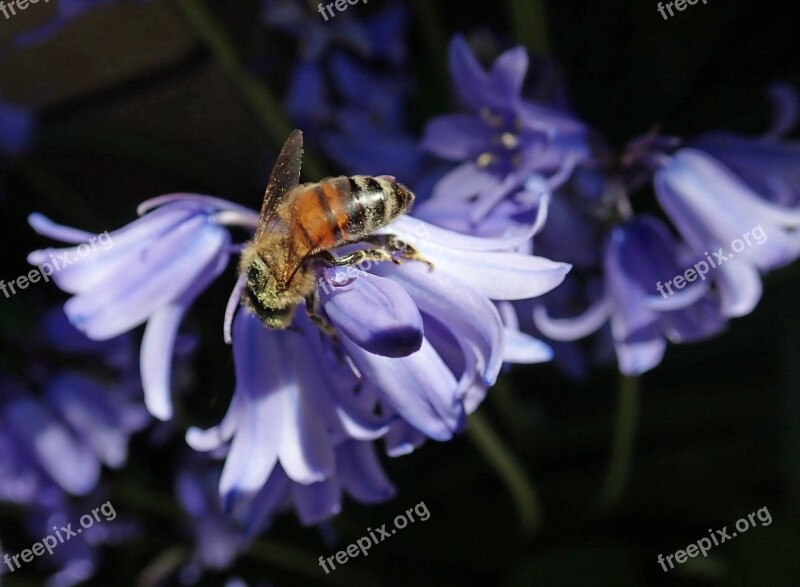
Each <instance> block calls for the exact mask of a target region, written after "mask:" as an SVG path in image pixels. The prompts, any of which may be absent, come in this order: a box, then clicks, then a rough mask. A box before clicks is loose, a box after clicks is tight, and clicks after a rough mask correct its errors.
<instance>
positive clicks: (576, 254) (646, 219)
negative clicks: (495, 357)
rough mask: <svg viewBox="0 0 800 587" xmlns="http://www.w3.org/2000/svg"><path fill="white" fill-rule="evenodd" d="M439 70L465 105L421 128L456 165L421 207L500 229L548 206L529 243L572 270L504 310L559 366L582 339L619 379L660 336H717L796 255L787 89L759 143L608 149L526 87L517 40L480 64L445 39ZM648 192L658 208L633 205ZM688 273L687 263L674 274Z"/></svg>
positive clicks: (645, 365)
mask: <svg viewBox="0 0 800 587" xmlns="http://www.w3.org/2000/svg"><path fill="white" fill-rule="evenodd" d="M450 69H451V74H452V79H453V84H454V86H455V91H456V94H457V96H458V97H459V99H460V101H461V103H462V105H463V107H464V113H459V114H452V115H446V116H442V117H439V118H436V119H434V120H432V121H430V122H429V123H428V125H427V128H426V130H425V135H424V138H423V140H422V148H423V149H425V150H427V151H428V152H430V153H431V154H434V155H436V156H438V157H441V158H443V159H447V160H450V161H455V162H457V163H458V166H457V167H456V168H455V169H454V170H453V171H451V172H450V173H449V174H447V175H446V176H445V177H443V178H442V179H441V180H440V181H439V182H438V183H437V184H436V186H435V188H434V191H433V194H432V197H431V199H429V200H428V201H426V202H425V203H424V204H423V206H421V207H420V208H419V216H420V217H421V218H424V219H426V220H429V221H430V222H434V223H436V224H439V225H441V226H445V227H448V228H451V229H453V230H458V231H460V232H464V233H467V234H477V235H503V234H506V233H507V232H508V231H517V230H518V229H519V226H520V225H527V224H530V223H532V222H535V220H534V219H535V216H536V214H537V213H538V214H540V215H541V214H542V212H541V209H542V208H544V209H545V210H546V211H545V212H544V214H545V215H546V217H547V219H546V221H545V222H544V227H543V228H542V230H541V231H539V232H538V233H537V234H536V236H535V237H534V239H533V242H532V245H533V247H534V248H535V250H536V252H537V253H539V254H543V255H544V256H546V257H549V258H553V259H557V260H561V261H565V262H568V263H570V264H571V265H572V266H573V271H572V272H571V273H570V275H569V277H568V280H567V282H566V283H565V284H564V285H563V286H562V287H559V288H557V289H556V290H554V291H553V292H551V293H550V294H548V295H547V296H545V297H544V298H542V299H541V300H537V302H536V303H535V304H531V303H521V304H516V309H517V310H518V312H519V321H520V324H521V325H522V327H523V329H525V330H527V331H529V332H531V333H534V334H539V335H543V336H544V337H546V338H547V339H549V341H550V342H552V344H553V348H554V349H555V351H556V360H557V361H559V363H560V364H561V365H562V366H564V367H565V368H566V369H567V370H568V371H569V372H571V373H573V374H575V375H580V374H583V373H585V372H586V360H585V359H584V356H583V353H582V352H580V350H579V347H576V346H574V345H572V344H571V343H572V342H573V341H577V340H579V339H583V338H585V337H587V336H589V335H592V334H594V333H599V334H600V336H598V337H597V338H596V341H595V343H594V349H595V351H596V353H597V356H601V357H602V356H603V355H604V354H605V356H608V355H609V354H610V353H608V350H609V343H610V344H611V345H613V351H614V352H615V354H616V358H617V364H618V366H619V369H620V371H621V372H622V373H625V374H627V375H639V374H641V373H643V372H645V371H648V370H650V369H652V368H654V367H656V366H657V365H658V364H659V363H660V362H661V360H662V358H663V356H664V352H665V349H666V346H667V341H670V342H674V343H683V342H691V341H696V340H698V339H702V338H705V337H708V336H711V335H714V334H716V333H718V332H720V330H721V329H723V328H724V327H725V324H726V321H727V320H728V319H729V318H732V317H736V316H742V315H745V314H747V313H749V312H751V311H752V310H753V308H754V307H755V306H756V304H757V303H758V300H759V298H760V296H761V287H762V286H761V275H762V274H763V273H765V272H767V271H769V270H772V269H775V268H778V267H781V266H784V265H786V264H788V263H790V262H791V261H793V260H794V259H796V258H797V256H798V255H800V232H798V230H797V229H798V227H800V199H798V198H800V174H798V169H800V144H797V143H792V142H790V141H786V140H784V139H783V137H784V136H785V135H786V133H787V132H788V131H789V130H790V129H791V128H792V127H793V126H794V123H795V121H796V118H797V112H798V109H797V100H796V97H795V94H794V92H793V91H792V90H791V89H790V88H788V87H785V86H775V87H774V88H773V89H772V92H771V96H772V98H773V101H774V105H775V110H776V116H775V123H774V125H773V128H772V129H771V130H770V131H769V132H767V133H766V134H764V135H763V136H760V137H746V136H742V135H737V134H733V133H726V132H712V133H706V134H702V135H700V136H698V137H696V138H693V139H690V140H684V139H680V138H677V137H671V136H664V135H660V134H658V133H655V132H653V133H648V134H646V135H643V136H641V137H637V138H634V139H633V140H631V141H630V143H629V144H628V146H627V147H626V148H625V149H624V150H623V151H622V152H621V153H615V152H613V151H612V150H611V149H609V148H608V147H606V146H605V144H604V142H603V141H602V138H601V137H599V136H598V134H597V133H596V132H593V131H592V130H591V129H589V128H588V127H587V125H586V124H585V123H583V122H582V121H581V120H580V118H579V117H578V116H577V115H576V114H575V113H574V112H572V111H571V110H570V108H569V106H568V104H567V102H566V101H565V100H564V99H563V96H564V92H563V91H560V92H555V93H554V94H553V95H552V97H551V98H550V99H547V100H532V99H528V98H526V97H525V96H524V95H523V93H524V92H523V85H524V82H525V78H526V75H528V69H529V61H528V55H527V53H526V51H525V50H524V49H522V48H516V49H512V50H510V51H508V52H506V53H503V54H502V55H500V56H499V57H498V58H497V59H496V61H495V62H494V64H493V65H492V67H491V68H490V69H489V70H488V71H487V70H485V69H484V68H483V67H482V66H481V64H480V63H478V61H477V59H476V58H475V56H474V55H473V53H472V52H471V50H470V48H469V46H468V45H467V43H466V42H465V41H464V40H463V39H461V38H456V39H454V41H453V42H452V44H451V47H450ZM533 73H534V75H533V76H532V77H536V75H535V74H537V73H539V72H533ZM648 190H649V191H651V192H653V191H654V193H655V196H656V199H657V202H658V204H659V205H660V208H661V210H662V211H663V215H661V216H655V215H651V214H647V213H640V212H638V211H637V209H639V208H644V207H646V205H647V204H640V201H641V200H642V198H646V197H647V196H648ZM751 234H752V235H757V240H756V241H755V242H751V239H750V235H751ZM743 236H744V237H745V238H746V239H748V240H747V245H748V246H744V245H743V242H744V241H742V237H743ZM737 239H738V241H737ZM732 244H733V248H734V251H735V253H733V252H731V245H732ZM715 261H716V262H715ZM720 261H722V262H720ZM693 267H694V268H698V267H699V268H700V270H699V271H695V270H691V271H687V270H690V269H691V268H693ZM684 275H685V276H686V278H683V277H680V278H678V279H676V277H678V276H684ZM665 284H666V285H668V291H669V294H667V293H666V292H667V289H665ZM582 348H585V346H584V347H582Z"/></svg>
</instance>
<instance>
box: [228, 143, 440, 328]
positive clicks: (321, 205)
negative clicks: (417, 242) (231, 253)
mask: <svg viewBox="0 0 800 587" xmlns="http://www.w3.org/2000/svg"><path fill="white" fill-rule="evenodd" d="M302 155H303V134H302V132H300V131H299V130H295V131H293V132H292V134H290V135H289V138H288V139H287V140H286V142H285V143H284V145H283V148H282V149H281V152H280V155H279V156H278V159H277V161H276V162H275V166H274V168H273V170H272V175H271V176H270V179H269V183H268V184H267V189H266V193H265V194H264V203H263V205H262V207H261V214H260V216H259V219H258V225H257V227H256V231H255V236H254V237H253V240H252V241H250V242H249V243H247V244H246V245H245V247H244V249H243V250H242V254H241V259H240V263H239V270H240V271H241V273H242V274H243V275H244V278H245V281H246V287H245V288H244V295H243V299H244V303H245V305H246V306H247V307H248V308H249V309H250V311H252V312H253V313H254V314H255V315H256V316H257V317H258V318H259V319H260V320H261V321H262V322H263V323H264V324H265V325H266V326H267V327H268V328H272V329H278V330H281V329H285V328H287V327H289V325H290V324H291V322H292V319H293V317H294V312H295V310H296V308H297V306H298V305H299V304H301V303H303V302H305V303H306V308H307V310H308V312H309V315H310V316H311V317H312V318H316V319H315V322H316V323H317V324H318V325H321V326H322V324H320V322H324V321H322V320H321V318H320V317H319V316H317V315H316V314H315V313H314V305H315V295H314V294H315V291H316V274H317V270H318V269H319V268H320V267H321V266H324V265H326V264H327V265H352V264H355V263H360V262H362V261H365V260H370V261H375V262H380V261H392V262H394V263H399V262H401V260H402V259H415V260H421V261H424V259H421V258H420V257H419V256H418V255H417V253H416V251H415V250H414V249H413V248H412V247H411V246H409V245H407V244H403V243H400V242H399V241H398V240H397V239H396V238H395V237H394V236H393V235H375V236H370V233H371V232H373V231H374V230H376V229H378V228H381V227H383V226H386V225H387V224H389V223H390V222H392V221H393V220H394V219H395V218H397V217H398V216H399V215H400V214H403V213H404V212H407V211H408V210H409V209H410V207H411V204H412V202H413V201H414V194H413V193H412V192H411V191H410V190H409V189H408V188H406V187H405V186H403V185H402V184H399V183H397V182H396V181H395V180H394V178H392V177H389V176H381V177H370V176H365V175H356V176H353V177H344V176H339V177H330V178H326V179H323V180H322V181H319V182H315V183H303V184H301V183H299V181H300V167H301V163H302ZM358 242H368V243H372V244H376V245H379V248H368V249H363V250H358V251H355V252H353V253H351V254H348V255H345V256H343V257H339V258H336V257H334V256H333V254H332V253H331V252H330V251H331V249H334V248H336V247H340V246H342V245H346V244H353V243H358ZM425 262H427V261H425ZM323 329H324V328H323Z"/></svg>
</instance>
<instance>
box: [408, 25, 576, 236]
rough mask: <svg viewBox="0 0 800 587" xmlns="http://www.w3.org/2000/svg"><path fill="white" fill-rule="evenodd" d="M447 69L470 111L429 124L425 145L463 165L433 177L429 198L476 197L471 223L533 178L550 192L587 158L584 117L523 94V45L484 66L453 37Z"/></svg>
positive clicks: (525, 55)
mask: <svg viewBox="0 0 800 587" xmlns="http://www.w3.org/2000/svg"><path fill="white" fill-rule="evenodd" d="M450 70H451V75H452V78H453V84H454V86H455V90H456V94H457V95H458V98H459V99H460V101H461V102H462V103H463V105H464V106H465V107H466V108H467V112H466V113H464V114H451V115H447V116H442V117H439V118H436V119H434V120H432V121H431V122H429V123H428V125H427V127H426V129H425V137H424V139H423V141H422V148H423V149H425V150H427V151H428V152H430V153H432V154H434V155H436V156H438V157H441V158H444V159H448V160H451V161H456V162H459V163H460V165H459V166H458V167H456V169H454V170H453V171H452V172H451V173H449V174H448V175H446V176H445V177H444V178H443V179H442V180H441V181H439V182H438V184H437V185H436V187H435V189H434V191H433V194H432V197H433V198H446V199H450V200H456V201H460V200H470V201H474V205H473V206H472V211H471V213H470V219H471V221H472V222H473V223H474V224H477V223H478V222H479V221H480V220H482V219H483V217H484V216H486V214H487V213H488V212H489V211H490V210H491V209H492V208H493V207H494V206H495V205H496V204H498V203H499V202H500V201H502V200H503V199H505V198H507V197H508V196H509V195H511V194H513V193H514V192H515V191H517V190H519V189H520V188H521V187H522V186H523V185H524V184H525V182H526V181H528V180H529V178H530V177H531V176H538V177H539V178H540V181H541V182H544V183H546V184H547V186H548V187H549V189H550V190H551V191H552V190H553V189H556V188H557V187H559V186H560V185H561V184H562V183H563V182H564V181H566V179H567V178H568V177H569V175H570V174H571V172H572V170H573V169H574V168H575V166H577V165H579V164H580V163H582V162H584V161H586V160H587V159H588V158H589V156H590V149H589V145H588V138H589V131H588V127H587V126H586V125H585V124H584V123H582V122H581V121H579V120H578V119H577V118H575V117H574V116H572V115H571V114H570V113H568V112H566V111H561V110H558V109H556V108H550V107H547V106H543V105H540V104H537V103H534V102H531V101H527V100H525V99H524V98H523V96H522V88H523V83H524V80H525V75H526V72H527V70H528V56H527V53H526V51H525V49H524V48H522V47H518V48H516V49H512V50H510V51H507V52H506V53H503V54H502V55H501V56H500V57H498V58H497V60H496V61H495V63H494V65H493V66H492V68H491V71H489V72H486V71H485V70H484V69H483V68H482V67H481V65H480V64H479V63H478V61H477V60H476V58H475V56H474V55H473V54H472V52H471V51H470V49H469V46H468V45H467V43H466V41H464V39H462V38H461V37H456V38H455V39H454V40H453V42H452V43H451V45H450Z"/></svg>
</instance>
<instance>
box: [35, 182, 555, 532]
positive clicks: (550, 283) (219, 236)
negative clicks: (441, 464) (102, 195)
mask: <svg viewBox="0 0 800 587" xmlns="http://www.w3.org/2000/svg"><path fill="white" fill-rule="evenodd" d="M158 205H160V207H159V208H157V209H156V210H155V211H152V212H150V213H148V214H147V215H145V216H144V217H143V218H140V219H139V220H137V221H135V222H134V223H132V224H131V225H129V226H128V227H125V228H123V229H120V230H118V231H115V232H113V233H111V235H110V238H111V240H112V241H113V243H114V246H113V247H110V248H109V249H108V250H105V251H97V252H93V253H92V254H87V255H86V256H85V257H84V258H83V259H81V261H80V263H75V264H74V265H69V266H67V267H65V268H63V269H62V270H61V271H59V272H57V273H54V274H53V280H54V281H55V282H56V283H57V284H58V285H59V286H60V287H62V288H63V289H65V290H66V291H68V292H70V293H73V294H74V297H72V298H71V299H70V300H69V301H68V302H67V303H66V305H65V309H66V312H67V315H68V316H69V317H70V319H71V321H72V322H73V323H75V324H76V325H77V326H78V327H79V328H82V329H84V330H85V331H86V333H87V334H88V335H89V336H91V337H94V338H104V337H108V336H112V335H114V334H118V333H120V332H122V331H124V330H128V329H131V328H134V327H135V326H137V325H139V324H141V323H142V322H144V321H146V320H147V321H148V325H147V329H146V330H145V337H144V342H143V351H142V373H143V381H144V384H145V393H146V394H147V393H148V389H147V381H148V378H151V380H152V374H150V375H148V371H152V370H154V369H155V370H156V371H157V373H158V374H160V375H161V377H166V374H168V373H169V371H168V367H165V366H168V365H169V362H170V359H171V356H170V353H171V349H172V341H171V339H170V336H174V334H170V333H174V329H176V328H177V323H178V321H179V320H180V317H181V316H182V315H183V313H184V312H185V311H186V309H187V307H188V305H189V303H190V302H191V300H193V299H194V298H195V297H196V296H197V295H199V294H200V293H201V292H202V291H203V289H205V288H206V287H207V286H208V285H209V284H210V283H211V282H212V281H213V280H214V279H215V278H216V277H217V276H218V275H219V273H220V272H221V271H222V269H224V267H225V265H226V264H227V262H228V258H229V255H230V254H231V252H232V251H233V250H234V247H232V246H230V237H229V235H228V232H227V228H226V226H227V225H236V224H238V225H240V226H244V227H248V228H251V229H252V228H254V227H255V224H256V222H257V219H258V215H257V213H256V212H255V211H251V210H248V209H246V208H241V207H239V206H236V205H235V204H231V203H226V202H224V201H222V200H216V199H213V198H209V197H200V196H183V197H181V196H169V197H162V198H158V199H156V200H153V201H150V202H148V203H146V205H144V209H150V208H151V207H154V206H158ZM32 224H33V225H34V226H35V227H36V228H37V230H39V231H40V232H42V233H44V234H49V235H51V236H53V237H59V238H61V239H62V240H67V241H69V242H72V243H76V242H79V241H81V240H86V239H87V237H88V236H89V235H88V234H87V233H82V232H80V231H75V230H73V229H68V228H65V227H55V226H53V225H52V224H49V223H47V222H46V221H45V220H43V219H42V218H41V217H38V216H35V215H34V216H33V217H32ZM377 233H391V234H394V235H395V236H396V238H398V239H399V240H400V241H403V242H406V243H409V244H410V245H412V246H413V247H414V248H415V249H416V250H417V251H418V252H419V254H420V255H422V257H424V258H425V259H426V260H427V261H429V262H430V263H431V264H432V265H433V269H432V270H431V269H429V267H428V265H427V264H426V263H421V262H412V261H408V262H405V263H403V264H402V265H395V264H393V263H379V264H377V265H376V264H370V263H367V264H364V263H362V264H361V265H359V267H358V268H356V267H348V268H329V269H323V270H321V272H320V275H319V281H318V288H317V295H318V297H319V299H320V301H321V311H322V316H323V317H324V318H325V319H326V320H328V321H329V322H330V323H331V324H332V326H333V327H334V329H335V331H336V333H337V340H338V342H334V341H333V339H331V338H330V337H322V338H321V334H320V332H319V330H318V329H317V328H316V327H315V326H313V325H312V324H311V322H310V321H309V320H308V319H307V318H306V317H305V316H302V315H301V316H298V317H297V318H296V319H295V322H294V324H293V328H292V329H290V330H285V331H271V330H268V329H266V328H265V327H264V326H263V325H262V324H261V323H260V322H259V321H258V320H257V319H256V318H254V317H253V316H252V315H251V314H250V313H249V312H244V311H240V312H239V313H238V315H237V317H236V319H235V321H234V328H233V337H232V338H233V350H234V363H235V368H236V376H237V388H236V391H235V393H234V396H233V399H232V401H231V405H230V408H229V410H228V413H227V415H226V416H225V418H224V419H223V421H222V422H221V423H220V425H219V426H217V427H215V428H212V429H211V430H208V431H205V432H201V431H199V430H195V429H193V430H191V431H190V432H189V434H188V436H187V440H188V441H189V443H190V444H191V445H192V446H193V447H194V448H196V449H204V450H221V449H223V448H224V447H225V446H227V445H228V443H230V446H229V452H228V455H227V458H226V464H225V467H224V469H223V472H222V475H221V478H220V492H221V493H222V495H223V497H224V500H225V505H226V509H228V510H230V511H234V510H238V509H240V508H242V507H245V506H244V505H243V504H247V503H250V502H251V501H252V499H254V496H255V495H257V494H258V493H259V491H261V490H262V489H263V488H264V487H266V486H267V484H268V482H269V480H272V479H274V477H273V475H285V478H286V480H287V483H289V482H290V483H291V486H292V488H293V489H292V495H293V497H294V500H295V503H296V506H297V509H298V512H299V514H300V517H301V519H302V520H303V521H305V522H307V523H311V522H312V521H315V520H319V519H323V518H324V517H326V516H330V515H333V514H334V513H336V511H338V509H337V508H338V507H339V505H338V504H339V497H338V495H339V489H338V488H340V487H343V488H344V489H345V490H347V491H349V492H350V493H351V494H352V495H354V496H355V497H356V498H357V499H361V500H362V501H367V500H378V499H385V498H386V497H387V495H388V494H389V485H388V482H383V481H381V475H379V474H378V472H376V469H375V467H374V466H373V465H370V464H369V462H367V461H366V460H364V457H363V455H361V456H360V457H359V456H358V455H359V453H358V451H356V450H355V448H353V446H354V445H353V444H352V442H355V441H359V442H370V441H372V440H375V439H377V438H379V437H381V436H383V435H384V434H388V433H389V430H390V429H391V428H392V427H394V430H395V432H394V433H393V434H394V435H395V436H394V438H393V440H392V441H391V442H390V443H389V445H388V446H390V447H391V448H392V449H393V450H394V451H396V452H398V453H399V452H402V451H407V450H409V449H410V447H413V446H415V445H418V438H419V437H418V436H417V435H416V434H412V435H409V434H408V432H409V429H408V428H405V429H404V427H403V426H400V425H398V423H400V422H403V421H404V422H406V423H408V425H409V426H410V427H411V428H413V429H414V430H415V431H416V432H417V433H420V434H422V435H424V436H426V437H429V438H433V439H436V440H448V439H450V438H451V437H452V436H453V434H455V433H457V432H459V431H461V430H462V429H463V427H464V425H465V423H466V416H467V415H468V414H469V413H470V412H472V411H473V410H474V409H476V408H477V406H478V405H479V404H480V402H481V401H482V400H483V398H484V396H485V394H486V391H487V389H488V387H490V386H491V385H492V384H493V383H494V381H495V379H496V377H497V374H498V371H499V369H500V367H501V365H502V363H503V361H504V360H513V359H514V358H515V357H516V358H517V359H520V358H521V360H525V357H527V356H529V354H530V353H536V354H539V353H541V347H540V344H539V343H537V342H536V341H533V340H526V339H524V337H523V338H520V337H515V338H514V340H513V345H509V346H508V347H506V336H507V332H506V328H505V325H504V322H503V320H502V318H501V316H500V313H499V312H498V310H497V308H496V306H495V305H494V304H493V303H492V302H493V301H503V300H518V299H525V298H530V297H535V296H538V295H541V294H543V293H545V292H547V291H549V290H551V289H552V288H554V287H556V286H557V285H558V284H559V283H560V282H561V281H562V280H563V279H564V276H565V275H566V273H567V272H568V270H569V265H567V264H564V263H555V262H552V261H549V260H548V259H544V258H541V257H535V256H531V255H522V254H518V253H515V252H510V251H513V249H514V248H515V247H517V246H520V245H521V244H522V243H524V242H527V241H529V240H530V236H531V233H532V232H531V231H530V230H528V231H521V232H519V233H517V234H513V235H509V236H506V237H502V238H493V239H489V238H479V237H473V236H466V235H459V234H457V233H454V232H451V231H448V230H444V229H441V228H437V227H435V226H432V225H429V224H427V223H424V222H421V221H419V220H416V219H414V218H412V217H409V216H401V217H400V218H398V219H397V220H396V221H394V222H393V223H392V224H390V225H389V226H387V227H384V228H383V229H381V230H379V231H377ZM358 246H360V245H351V246H350V247H349V248H350V249H352V248H353V247H358ZM346 250H347V249H342V250H341V251H337V252H339V253H342V252H346ZM187 251H190V252H191V253H189V252H187ZM48 258H49V254H48V251H47V250H43V251H37V252H35V253H32V254H31V256H30V260H31V262H32V263H41V262H43V261H44V260H45V259H48ZM120 313H122V316H120ZM164 313H166V314H167V316H168V317H169V318H170V320H169V321H168V322H167V324H168V325H169V326H170V328H166V327H165V326H163V325H161V326H159V328H158V329H157V330H156V332H159V333H162V334H161V335H160V336H159V337H158V339H157V340H155V341H149V340H148V339H149V338H150V336H149V331H150V329H151V326H152V324H153V321H154V320H156V319H157V318H158V317H159V316H161V315H162V314H164ZM157 324H158V322H157ZM165 332H166V334H164V333H165ZM148 345H150V346H149V347H148ZM526 347H527V351H526ZM506 351H508V354H507V353H506ZM153 365H156V366H157V368H156V367H154V366H153ZM168 384H169V381H168V379H163V389H164V393H163V395H158V397H157V398H156V399H157V400H158V401H157V402H155V403H154V402H153V400H152V398H150V401H149V403H148V407H149V408H150V410H151V412H152V411H154V409H153V408H154V406H155V407H156V408H159V409H160V410H159V409H156V410H155V415H159V414H161V415H163V413H164V411H163V408H164V406H165V405H167V404H166V403H165V402H166V401H168V397H169V395H168V392H169V388H168ZM150 393H152V392H150ZM159 402H160V403H159ZM354 451H355V452H354ZM356 457H358V458H356ZM360 462H363V463H364V464H363V466H361V465H359V464H358V463H360ZM276 471H280V473H276ZM351 473H352V474H351ZM359 483H360V484H361V486H359V485H358V484H359Z"/></svg>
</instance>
